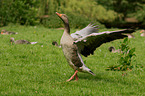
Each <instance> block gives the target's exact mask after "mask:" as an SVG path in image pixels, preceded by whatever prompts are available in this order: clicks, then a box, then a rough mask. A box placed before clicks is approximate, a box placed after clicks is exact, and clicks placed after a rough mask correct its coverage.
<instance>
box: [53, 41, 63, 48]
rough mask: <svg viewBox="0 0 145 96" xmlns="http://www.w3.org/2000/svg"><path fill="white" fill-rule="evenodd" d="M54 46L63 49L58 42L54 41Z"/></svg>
mask: <svg viewBox="0 0 145 96" xmlns="http://www.w3.org/2000/svg"><path fill="white" fill-rule="evenodd" d="M52 45H54V46H57V47H59V48H61V46H60V45H58V43H57V42H56V41H53V42H52Z"/></svg>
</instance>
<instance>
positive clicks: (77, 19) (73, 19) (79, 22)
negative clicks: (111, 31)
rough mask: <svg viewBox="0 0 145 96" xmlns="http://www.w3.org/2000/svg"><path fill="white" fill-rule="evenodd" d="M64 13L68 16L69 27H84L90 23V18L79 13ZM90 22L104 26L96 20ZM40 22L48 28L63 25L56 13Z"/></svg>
mask: <svg viewBox="0 0 145 96" xmlns="http://www.w3.org/2000/svg"><path fill="white" fill-rule="evenodd" d="M66 15H67V16H68V18H69V23H70V27H71V28H84V27H86V26H87V25H88V24H89V23H91V20H90V19H88V18H86V17H83V16H81V15H74V14H70V13H66ZM92 23H95V24H96V25H99V26H100V27H101V28H104V27H105V26H104V25H102V24H100V23H99V22H97V21H93V22H92ZM42 24H43V25H44V26H45V27H48V28H60V27H63V22H62V21H61V20H60V19H59V18H58V16H57V15H56V14H54V15H51V16H50V17H49V18H44V19H43V20H42Z"/></svg>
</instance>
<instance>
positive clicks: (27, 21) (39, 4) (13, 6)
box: [0, 0, 145, 28]
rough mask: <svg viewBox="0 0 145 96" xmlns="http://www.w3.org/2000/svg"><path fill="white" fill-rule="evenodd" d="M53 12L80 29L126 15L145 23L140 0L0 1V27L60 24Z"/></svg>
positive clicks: (123, 17) (144, 3) (107, 22)
mask: <svg viewBox="0 0 145 96" xmlns="http://www.w3.org/2000/svg"><path fill="white" fill-rule="evenodd" d="M55 12H59V13H65V14H67V15H68V16H69V19H70V21H71V23H72V24H71V25H72V27H73V28H78V26H79V27H80V28H82V27H84V26H86V25H87V24H88V23H90V22H91V21H94V23H97V24H99V25H102V24H110V25H112V24H114V22H115V23H117V22H124V23H123V24H126V23H127V21H125V19H126V18H133V19H136V20H137V21H138V22H137V23H140V24H143V25H145V21H144V18H145V15H144V13H145V1H144V0H134V1H132V0H0V26H4V25H7V24H8V23H19V24H22V25H36V24H43V25H44V26H46V27H52V28H55V27H62V24H60V25H59V24H58V25H56V22H59V20H58V19H56V17H55V16H54V15H55ZM71 19H72V20H71ZM82 24H83V25H82ZM80 25H81V26H80ZM114 25H115V24H114ZM118 25H119V24H118ZM112 26H113V25H112Z"/></svg>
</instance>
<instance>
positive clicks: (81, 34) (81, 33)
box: [71, 23, 98, 41]
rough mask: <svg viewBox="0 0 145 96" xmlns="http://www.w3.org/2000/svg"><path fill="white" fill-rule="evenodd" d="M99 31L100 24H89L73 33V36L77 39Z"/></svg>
mask: <svg viewBox="0 0 145 96" xmlns="http://www.w3.org/2000/svg"><path fill="white" fill-rule="evenodd" d="M97 32H98V25H95V26H94V24H91V23H90V24H89V25H88V26H86V27H85V28H83V29H81V30H80V31H76V32H75V33H72V34H71V37H72V38H73V39H74V40H75V41H76V40H78V39H80V38H83V37H85V36H87V35H89V34H92V33H97Z"/></svg>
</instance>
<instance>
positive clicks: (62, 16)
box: [56, 12, 68, 24]
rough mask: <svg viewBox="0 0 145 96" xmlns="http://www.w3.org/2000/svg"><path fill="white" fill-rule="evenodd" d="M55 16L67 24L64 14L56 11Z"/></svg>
mask: <svg viewBox="0 0 145 96" xmlns="http://www.w3.org/2000/svg"><path fill="white" fill-rule="evenodd" d="M56 14H57V16H58V17H59V18H60V19H61V20H62V21H63V22H64V23H65V24H68V17H67V15H65V14H60V13H58V12H56Z"/></svg>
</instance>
